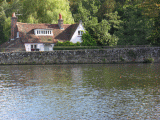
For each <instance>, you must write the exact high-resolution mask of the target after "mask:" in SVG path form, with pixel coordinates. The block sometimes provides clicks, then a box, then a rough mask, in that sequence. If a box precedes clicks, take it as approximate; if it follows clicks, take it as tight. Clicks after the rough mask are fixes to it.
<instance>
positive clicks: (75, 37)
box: [70, 23, 85, 43]
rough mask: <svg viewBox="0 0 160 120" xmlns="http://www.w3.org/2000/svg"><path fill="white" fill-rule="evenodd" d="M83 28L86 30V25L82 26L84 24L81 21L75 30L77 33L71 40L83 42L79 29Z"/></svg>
mask: <svg viewBox="0 0 160 120" xmlns="http://www.w3.org/2000/svg"><path fill="white" fill-rule="evenodd" d="M79 30H82V31H85V29H84V27H83V26H82V24H81V23H80V24H79V25H78V27H77V29H76V31H75V33H74V34H73V36H72V38H71V40H70V42H73V43H76V42H82V36H81V35H78V31H79Z"/></svg>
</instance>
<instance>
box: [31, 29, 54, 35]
mask: <svg viewBox="0 0 160 120" xmlns="http://www.w3.org/2000/svg"><path fill="white" fill-rule="evenodd" d="M34 34H35V35H37V36H41V35H44V36H52V35H53V32H52V29H35V30H34Z"/></svg>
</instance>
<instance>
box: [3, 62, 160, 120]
mask: <svg viewBox="0 0 160 120" xmlns="http://www.w3.org/2000/svg"><path fill="white" fill-rule="evenodd" d="M42 119H43V120H51V119H55V120H56V119H67V120H71V119H73V120H80V119H88V120H91V119H92V120H99V119H101V120H106V119H108V120H109V119H120V120H127V119H148V120H149V119H152V120H153V119H155V120H157V119H160V64H79V65H74V64H69V65H12V66H8V65H5V66H0V120H42Z"/></svg>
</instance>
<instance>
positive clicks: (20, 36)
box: [5, 13, 85, 51]
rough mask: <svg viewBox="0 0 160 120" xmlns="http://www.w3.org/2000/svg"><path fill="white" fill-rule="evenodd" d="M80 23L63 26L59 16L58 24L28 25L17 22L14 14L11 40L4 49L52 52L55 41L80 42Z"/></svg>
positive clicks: (81, 28)
mask: <svg viewBox="0 0 160 120" xmlns="http://www.w3.org/2000/svg"><path fill="white" fill-rule="evenodd" d="M84 30H85V29H84V27H83V25H82V21H80V22H79V23H78V24H63V19H62V15H61V14H59V20H58V24H46V23H41V24H29V23H21V22H17V17H16V16H15V13H13V14H12V18H11V39H10V42H7V43H5V45H6V48H24V49H25V51H52V50H53V47H54V45H55V44H56V43H57V41H62V42H64V41H71V42H73V43H76V42H82V34H83V31H84Z"/></svg>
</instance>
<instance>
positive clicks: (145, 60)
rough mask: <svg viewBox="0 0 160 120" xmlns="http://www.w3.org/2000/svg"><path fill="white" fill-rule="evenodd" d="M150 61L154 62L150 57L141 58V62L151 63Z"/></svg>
mask: <svg viewBox="0 0 160 120" xmlns="http://www.w3.org/2000/svg"><path fill="white" fill-rule="evenodd" d="M152 62H154V59H153V58H151V57H149V58H145V59H143V63H152Z"/></svg>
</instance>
